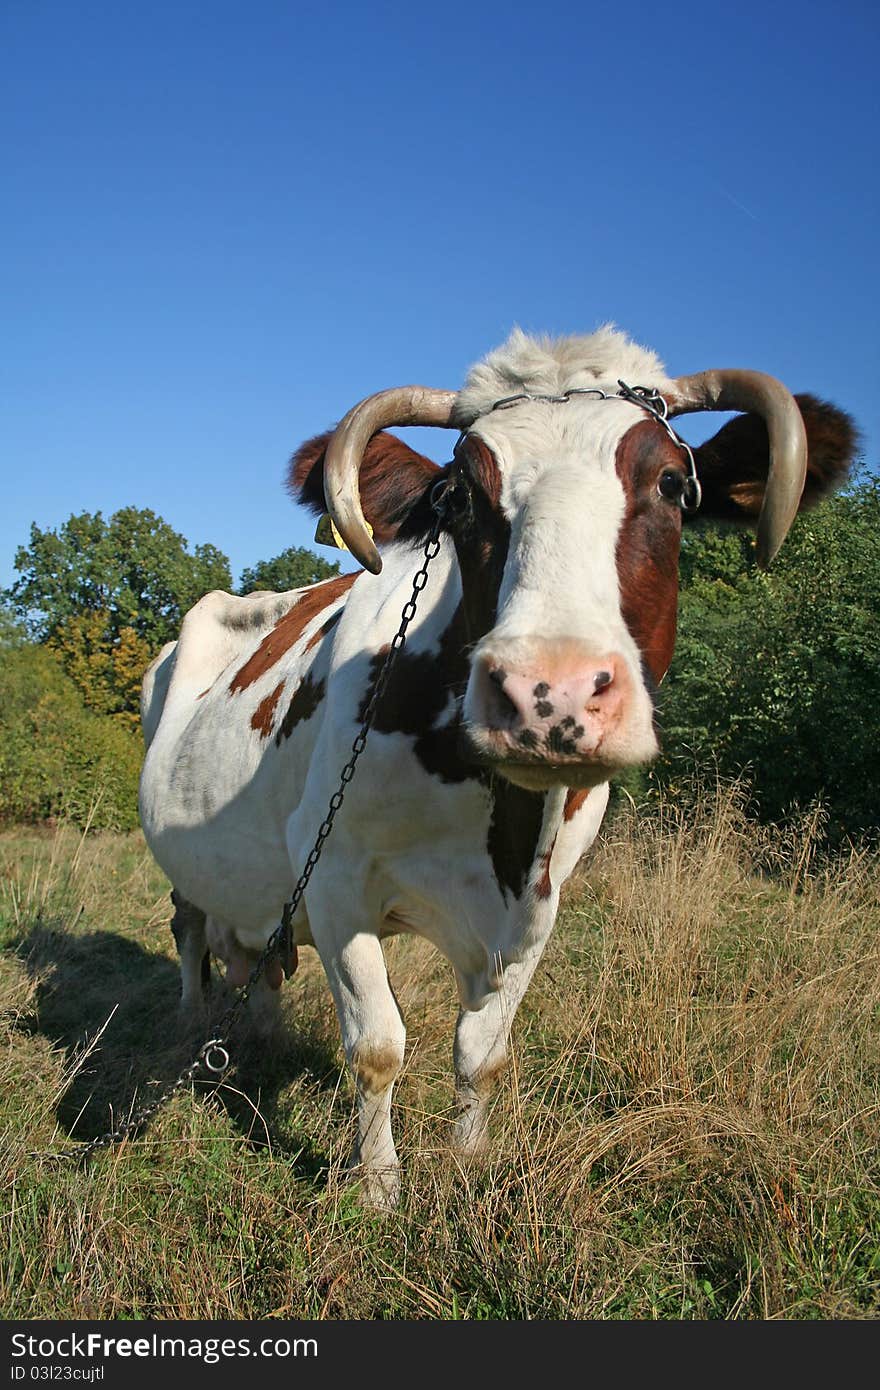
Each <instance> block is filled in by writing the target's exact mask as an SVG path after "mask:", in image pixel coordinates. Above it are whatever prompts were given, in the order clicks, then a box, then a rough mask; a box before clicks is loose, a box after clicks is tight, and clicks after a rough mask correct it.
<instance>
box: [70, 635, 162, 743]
mask: <svg viewBox="0 0 880 1390" xmlns="http://www.w3.org/2000/svg"><path fill="white" fill-rule="evenodd" d="M46 645H47V646H48V648H49V649H50V650H51V651H52V652H53V653H54V654H55V655H56V656H57V657H58V659H59V660H60V662H61V665H62V666H63V668H64V670H65V671H66V672H67V674H68V676H70V678H71V680H72V681H73V682H74V684H75V685H76V686H77V687H78V689H79V691H80V693H81V695H82V698H83V700H84V702H85V705H86V707H87V708H88V709H90V710H93V711H94V712H95V713H96V714H112V715H116V716H117V717H118V719H119V720H120V722H121V723H123V724H124V725H126V727H128V728H130V729H132V730H133V731H137V728H138V725H139V723H140V714H139V707H140V691H141V683H142V681H143V678H144V671H145V670H146V669H147V667H148V666H149V664H150V661H151V659H152V657H153V652H152V650H151V649H150V647H149V646H148V644H147V642H146V641H145V640H144V638H143V637H140V636H138V634H137V632H136V631H135V629H134V628H133V627H123V628H121V629H120V631H119V636H118V637H117V638H116V640H115V641H114V640H113V639H112V636H111V625H110V621H109V615H108V614H107V612H106V611H105V610H102V609H95V611H94V612H87V613H79V614H77V615H76V616H75V617H72V618H68V619H67V620H66V621H65V622H63V623H62V624H60V626H59V627H58V628H57V629H56V631H55V634H54V636H52V637H50V638H49V639H48V642H47V643H46Z"/></svg>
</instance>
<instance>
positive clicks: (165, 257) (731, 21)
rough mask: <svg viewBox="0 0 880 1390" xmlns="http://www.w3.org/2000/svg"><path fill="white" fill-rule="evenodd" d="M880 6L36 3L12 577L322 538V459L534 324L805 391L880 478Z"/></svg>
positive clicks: (19, 215) (1, 350)
mask: <svg viewBox="0 0 880 1390" xmlns="http://www.w3.org/2000/svg"><path fill="white" fill-rule="evenodd" d="M878 13H880V12H878V7H877V5H876V3H854V2H853V0H842V3H838V4H835V5H834V6H831V5H818V4H813V3H809V0H807V3H803V2H799V3H798V4H794V3H791V0H783V3H773V0H765V3H762V4H755V3H751V0H744V3H741V4H740V5H738V6H736V7H733V6H727V7H707V6H705V5H704V4H702V3H700V4H697V3H694V4H677V3H675V0H673V3H671V4H668V5H666V6H663V7H660V6H656V5H648V4H642V3H640V0H633V3H628V4H627V5H626V6H623V5H620V6H617V7H607V6H604V5H590V4H585V5H577V6H575V5H562V4H558V3H555V0H548V3H544V4H543V5H540V6H535V5H530V6H525V5H519V6H517V5H512V4H510V3H509V0H508V3H506V4H500V3H496V2H495V0H489V2H488V3H481V2H480V0H472V3H470V4H467V5H464V4H460V3H459V2H458V0H452V3H447V4H444V5H443V6H437V5H421V4H419V3H410V4H398V3H390V4H383V3H380V2H377V3H375V4H373V5H371V6H366V5H361V4H348V3H345V4H333V3H326V4H323V5H321V6H318V5H304V4H299V3H281V2H280V0H279V2H278V3H271V2H270V0H248V3H246V4H245V3H231V2H230V0H210V3H207V0H201V3H198V4H195V3H190V2H189V0H175V3H168V0H152V3H151V4H149V5H143V4H140V3H139V4H135V3H129V0H112V3H111V0H103V3H95V2H94V0H77V3H75V4H72V3H70V0H64V3H59V0H4V3H3V6H2V10H0V130H2V132H3V136H2V140H3V165H4V176H3V193H4V197H5V203H6V206H5V210H4V215H3V218H2V224H0V225H2V232H0V241H2V255H0V289H2V305H3V307H2V321H3V332H2V341H0V391H2V425H0V450H2V454H0V457H2V467H3V503H2V506H0V585H2V584H8V583H9V582H11V580H12V579H13V578H14V577H15V572H14V569H13V559H14V553H15V549H16V546H17V545H19V544H21V543H25V542H26V541H27V537H28V532H29V527H30V524H31V522H32V521H36V522H37V523H38V524H39V525H40V526H41V527H44V528H45V527H57V526H58V525H60V524H61V523H62V522H63V521H64V520H65V519H66V518H67V517H68V516H69V515H70V514H71V512H79V511H83V510H89V511H98V510H101V511H103V512H104V514H105V515H110V514H111V513H112V512H113V511H114V510H115V509H116V508H118V507H120V506H124V505H128V504H133V505H135V506H139V507H150V508H152V509H153V510H154V511H156V512H158V513H159V514H160V515H161V516H163V517H164V518H165V520H166V521H168V522H169V523H170V524H171V525H173V526H174V527H175V528H176V529H177V530H179V531H181V532H182V533H183V534H184V535H185V536H186V538H187V539H188V541H189V542H190V543H191V544H195V543H197V542H204V541H210V542H212V543H214V544H215V545H218V546H219V547H220V548H221V549H222V550H223V551H225V552H226V554H227V555H228V556H229V557H230V561H231V563H232V569H233V574H234V576H235V577H236V578H237V576H238V575H239V574H240V572H241V569H242V568H243V567H244V566H245V565H252V564H254V563H255V562H256V561H257V560H259V559H264V558H269V557H270V556H272V555H276V554H278V553H279V551H281V550H283V549H284V547H285V546H287V545H302V544H311V540H312V535H313V530H314V523H313V521H312V519H311V518H309V517H307V516H306V515H305V514H304V513H301V512H298V511H297V509H295V508H294V507H293V505H292V503H291V502H290V501H289V500H288V499H287V496H286V494H285V493H284V491H283V488H282V478H283V473H284V466H285V462H286V459H287V457H288V456H289V454H290V452H291V451H292V449H293V448H294V447H295V446H296V444H297V443H299V442H300V441H301V440H302V439H304V438H306V437H308V436H309V435H311V434H314V433H316V432H318V431H319V430H322V429H325V428H327V427H328V426H329V425H330V424H332V423H333V422H334V421H335V420H336V419H338V418H339V416H340V415H342V414H343V413H344V412H345V410H346V409H347V408H348V407H349V406H350V405H352V404H353V403H354V402H355V400H357V399H359V398H360V397H361V396H363V395H365V394H366V393H367V392H369V391H373V390H377V389H380V388H382V387H385V386H393V385H400V384H402V383H405V382H422V383H425V384H428V385H432V386H444V387H454V386H457V385H459V384H460V383H461V381H462V378H463V376H464V373H465V371H466V370H467V367H468V366H469V365H470V363H471V362H473V361H474V360H475V359H476V358H478V357H480V356H481V355H482V354H483V353H484V352H486V351H487V350H488V349H489V348H491V347H493V346H495V345H496V344H497V343H498V342H500V341H501V340H502V339H503V338H504V337H506V335H507V333H508V332H509V330H510V328H511V326H512V325H513V324H514V323H519V324H520V325H521V326H522V327H524V328H526V329H534V330H539V331H544V332H551V333H554V332H560V333H563V332H564V333H568V332H579V331H589V330H591V329H592V328H594V327H595V326H597V325H598V324H599V323H601V322H604V321H606V320H613V321H615V322H616V323H618V324H619V326H620V327H622V328H624V329H625V330H626V331H627V332H629V333H630V334H631V335H632V336H633V337H635V338H636V339H637V340H639V341H641V342H644V343H646V344H648V345H649V346H651V347H653V348H654V349H655V350H656V351H657V352H658V353H659V355H660V356H661V357H662V358H663V360H664V361H665V362H666V364H667V366H668V367H669V369H670V370H671V371H673V372H674V373H682V372H691V371H696V370H699V369H701V368H704V367H709V366H743V367H754V368H758V369H761V370H764V371H769V372H772V373H773V374H775V375H776V376H779V377H780V378H781V379H782V380H783V381H785V382H786V384H787V385H788V386H789V387H791V389H792V390H795V391H798V390H812V391H814V392H816V393H818V394H819V395H823V396H825V397H826V398H827V399H830V400H833V401H835V402H837V403H838V404H840V405H842V406H844V407H845V408H847V409H849V410H850V411H852V413H853V414H854V415H855V417H856V419H857V421H858V423H859V425H860V427H861V429H862V431H863V433H864V437H865V459H866V461H867V463H868V464H869V466H871V467H876V466H877V465H878V463H880V447H878V446H880V411H878V389H877V383H878V380H880V371H878V368H880V351H878V312H877V309H878V299H877V290H876V262H877V257H878V248H880V236H878V230H880V228H878V220H880V219H878V178H877V148H878V134H880V130H878V104H877V98H876V81H877V66H878V57H880V44H878V37H880V19H878ZM718 423H719V422H718V420H717V418H716V419H715V420H712V419H711V417H701V418H700V420H699V421H696V420H689V421H688V422H687V424H686V427H685V430H686V433H688V434H689V435H690V437H692V438H703V437H705V435H706V434H708V433H710V432H711V431H712V430H713V429H714V428H715V427H716V426H717V424H718ZM423 433H424V432H423ZM410 437H412V436H410ZM418 443H419V446H420V447H423V448H426V449H427V451H428V452H433V453H434V456H435V457H438V458H440V459H443V458H445V457H446V456H447V453H448V448H449V441H448V439H447V438H444V437H443V436H440V435H437V434H433V437H432V438H431V439H430V441H426V439H425V438H424V437H423V438H420V439H419V440H418ZM322 553H324V554H326V555H327V557H328V558H333V557H332V554H331V553H330V552H322Z"/></svg>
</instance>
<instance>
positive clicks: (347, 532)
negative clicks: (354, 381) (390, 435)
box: [324, 386, 458, 574]
mask: <svg viewBox="0 0 880 1390" xmlns="http://www.w3.org/2000/svg"><path fill="white" fill-rule="evenodd" d="M457 395H458V393H457V392H456V391H439V390H434V389H433V388H432V387H430V386H395V387H393V388H392V389H391V390H390V391H377V392H376V394H375V395H373V396H367V397H365V399H364V400H362V401H360V402H359V403H358V404H357V405H355V406H352V408H351V410H350V411H349V412H348V414H347V415H346V416H344V417H343V419H342V420H340V422H339V424H338V425H337V426H336V429H335V430H334V432H333V438H332V439H331V440H330V443H329V445H328V446H327V457H326V459H325V461H324V496H325V498H326V501H327V510H328V511H329V513H330V515H331V516H332V518H333V521H334V523H335V526H336V529H337V531H338V532H339V534H340V536H341V537H342V539H343V540H344V541H345V544H346V545H347V546H348V548H349V550H350V551H351V553H352V555H354V556H355V558H356V559H358V560H360V562H361V564H362V565H363V566H364V568H365V569H368V570H370V572H371V573H372V574H378V573H379V571H380V570H381V568H382V560H381V557H380V555H379V552H378V550H377V549H376V547H375V546H374V544H373V542H372V539H371V537H370V532H369V529H368V527H367V523H366V521H365V520H364V513H363V509H362V507H361V498H360V490H359V488H358V472H359V470H360V466H361V460H362V459H363V456H364V450H365V449H366V447H367V445H368V444H369V442H370V440H371V439H372V437H373V435H374V434H376V433H377V431H378V430H383V429H386V428H387V427H388V426H389V425H439V426H441V427H442V428H447V429H454V428H456V427H455V426H454V425H453V422H452V418H451V417H452V408H453V406H454V405H455V402H456V399H457Z"/></svg>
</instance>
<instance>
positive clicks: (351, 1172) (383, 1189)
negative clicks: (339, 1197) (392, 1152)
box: [345, 1163, 400, 1212]
mask: <svg viewBox="0 0 880 1390" xmlns="http://www.w3.org/2000/svg"><path fill="white" fill-rule="evenodd" d="M345 1177H346V1180H347V1181H348V1182H352V1183H356V1184H357V1199H358V1202H359V1203H360V1205H361V1206H362V1207H364V1209H365V1210H366V1211H376V1212H391V1211H395V1210H396V1208H397V1206H398V1203H399V1202H400V1169H399V1167H386V1168H365V1167H364V1165H363V1164H360V1163H352V1164H351V1166H350V1167H349V1168H347V1169H346V1173H345Z"/></svg>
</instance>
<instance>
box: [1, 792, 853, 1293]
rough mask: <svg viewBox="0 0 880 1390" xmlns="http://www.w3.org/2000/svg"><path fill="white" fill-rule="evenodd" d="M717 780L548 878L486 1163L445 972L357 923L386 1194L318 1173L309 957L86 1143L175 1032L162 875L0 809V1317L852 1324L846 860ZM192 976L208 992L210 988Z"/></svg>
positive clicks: (319, 1131)
mask: <svg viewBox="0 0 880 1390" xmlns="http://www.w3.org/2000/svg"><path fill="white" fill-rule="evenodd" d="M814 832H815V826H811V825H810V823H809V822H808V821H805V822H804V823H803V824H802V825H801V826H800V827H798V828H797V829H796V830H795V831H792V832H790V834H789V835H788V837H787V838H786V837H784V836H781V835H776V836H775V837H774V836H771V835H769V834H768V833H767V832H764V831H759V830H758V829H756V828H754V827H753V826H751V825H749V824H748V823H747V822H746V821H745V820H744V819H743V817H742V815H741V814H740V810H739V805H738V802H737V798H736V796H735V795H733V794H728V793H721V794H719V795H717V796H716V797H714V798H713V799H712V801H711V802H709V803H704V804H703V805H701V806H697V807H696V808H695V809H693V810H692V811H689V814H688V822H687V824H685V823H684V822H683V820H682V818H681V816H679V815H678V814H676V813H675V812H674V811H673V810H671V809H668V808H667V809H666V810H665V811H664V812H662V814H660V815H659V816H657V817H654V818H652V819H651V820H649V821H642V822H641V823H637V822H635V820H632V819H628V818H627V817H625V816H620V817H618V819H617V820H616V821H615V822H614V823H613V824H612V825H611V827H610V828H609V829H608V831H607V833H606V835H605V837H604V839H603V842H602V844H601V845H600V846H599V847H598V849H597V851H596V852H595V854H594V855H593V856H592V858H591V860H590V862H589V863H588V865H587V866H586V867H585V868H584V869H583V870H582V871H581V872H580V874H579V875H578V876H577V878H576V880H575V881H574V882H573V883H572V884H571V885H570V887H569V889H568V890H567V893H566V898H565V903H564V906H563V910H562V912H561V914H560V920H559V923H558V925H557V929H556V932H555V933H554V936H553V938H552V940H551V944H550V946H549V948H548V950H547V953H546V956H545V959H544V961H543V963H542V966H541V968H540V969H539V971H538V973H537V975H536V977H535V980H534V982H533V985H532V989H531V991H530V993H529V995H528V996H527V998H526V1001H525V1003H524V1005H523V1007H522V1009H521V1011H520V1015H519V1019H518V1022H517V1027H516V1029H515V1046H514V1049H513V1053H512V1064H511V1067H510V1068H509V1071H508V1074H507V1076H506V1077H505V1078H504V1080H503V1081H502V1083H501V1085H500V1087H499V1091H498V1097H497V1101H496V1103H495V1107H494V1112H493V1138H492V1142H491V1145H490V1149H489V1153H488V1156H487V1158H486V1159H485V1160H483V1161H481V1162H480V1163H479V1164H476V1165H474V1166H471V1167H464V1166H463V1165H462V1164H461V1163H460V1162H459V1160H458V1159H457V1158H456V1157H455V1156H454V1155H453V1153H452V1152H451V1151H450V1149H449V1121H450V1117H451V1115H452V1111H453V1095H452V1079H451V1036H452V1026H453V1022H454V1018H455V1011H456V1003H455V994H454V988H453V984H452V980H451V972H450V971H449V968H448V967H447V966H446V965H445V963H444V962H443V961H442V960H441V959H440V958H439V957H438V956H437V955H436V954H435V953H433V952H432V951H431V950H430V948H428V947H427V946H425V944H424V943H422V942H418V941H414V940H404V939H401V940H397V941H394V942H390V943H388V949H387V954H388V959H389V969H390V973H391V977H392V981H393V983H394V986H395V990H396V992H397V995H398V998H399V999H400V1002H401V1006H402V1008H403V1012H404V1016H405V1017H406V1019H407V1025H408V1049H407V1061H406V1066H405V1070H404V1074H403V1076H402V1078H401V1081H400V1083H399V1085H398V1087H397V1090H396V1106H395V1132H396V1136H397V1138H398V1147H399V1150H400V1153H401V1158H402V1161H403V1164H404V1191H403V1197H402V1202H401V1206H400V1209H399V1211H398V1212H397V1213H395V1214H394V1215H393V1216H390V1217H379V1216H377V1215H375V1214H372V1213H370V1212H368V1211H364V1210H363V1209H362V1208H361V1207H360V1206H359V1204H358V1201H357V1190H356V1188H353V1187H351V1186H349V1185H347V1184H346V1183H345V1182H344V1181H343V1177H342V1169H343V1165H344V1161H345V1158H346V1157H347V1153H348V1150H349V1147H350V1143H351V1138H352V1133H353V1123H354V1119H353V1093H352V1087H351V1084H350V1082H349V1080H348V1077H347V1074H346V1073H345V1071H344V1068H343V1067H342V1059H341V1051H340V1048H339V1042H338V1033H337V1026H336V1019H335V1015H334V1012H333V1008H332V1004H331V1002H330V999H329V995H328V992H327V990H326V987H325V985H324V982H323V976H322V974H321V971H320V966H319V964H318V962H317V960H316V958H315V956H314V953H313V952H310V951H302V952H301V953H300V958H301V962H302V963H301V966H300V970H299V972H298V974H297V976H296V977H295V979H294V980H293V981H292V982H291V983H289V984H288V985H287V986H286V987H285V1011H286V1033H285V1035H284V1037H283V1038H282V1039H281V1040H280V1041H279V1042H278V1043H276V1044H274V1045H273V1046H272V1047H271V1048H268V1047H266V1046H265V1045H260V1044H258V1043H256V1042H255V1041H253V1040H250V1041H248V1040H244V1041H243V1042H241V1043H240V1044H239V1045H237V1049H236V1051H237V1055H236V1068H235V1071H234V1073H233V1075H232V1077H231V1078H230V1081H229V1084H228V1085H227V1086H226V1087H225V1088H224V1089H223V1090H221V1091H219V1092H217V1093H216V1094H213V1095H212V1094H209V1093H208V1092H206V1091H204V1090H201V1091H198V1092H196V1093H192V1092H191V1091H189V1090H186V1091H183V1092H178V1093H177V1094H176V1095H175V1096H174V1098H173V1099H172V1100H171V1101H170V1102H169V1104H168V1105H167V1106H165V1107H164V1108H163V1109H162V1110H161V1111H160V1112H159V1114H158V1116H157V1117H156V1119H155V1121H154V1122H153V1123H152V1125H151V1126H150V1127H149V1128H148V1130H147V1131H146V1132H145V1133H143V1134H141V1135H140V1136H138V1137H137V1138H135V1139H132V1140H128V1141H127V1142H126V1143H125V1144H124V1145H122V1146H121V1147H119V1148H117V1149H114V1150H112V1151H108V1152H103V1153H101V1154H99V1155H98V1156H97V1157H96V1158H95V1159H94V1160H93V1161H92V1162H91V1163H90V1164H89V1165H88V1166H87V1167H85V1168H80V1167H77V1166H58V1165H54V1164H51V1163H48V1162H46V1160H45V1155H46V1153H47V1152H49V1151H51V1150H54V1149H56V1148H58V1147H61V1146H68V1145H69V1144H70V1143H71V1136H72V1138H73V1140H74V1141H75V1140H83V1139H87V1138H89V1137H91V1136H93V1135H95V1134H98V1133H100V1132H102V1131H103V1130H104V1129H105V1128H106V1127H107V1126H108V1123H109V1122H110V1120H111V1118H112V1119H114V1120H115V1119H118V1118H119V1117H121V1116H124V1115H126V1114H127V1113H129V1112H130V1110H131V1109H132V1107H136V1106H137V1105H139V1104H141V1103H142V1102H143V1101H144V1100H146V1099H149V1098H150V1097H151V1096H152V1095H153V1094H155V1088H154V1085H153V1083H154V1082H155V1081H159V1082H160V1083H161V1082H168V1081H170V1080H172V1079H173V1078H174V1077H175V1076H176V1075H177V1073H178V1071H179V1070H180V1068H181V1066H183V1065H185V1064H186V1062H187V1061H188V1060H189V1058H190V1056H191V1054H192V1046H191V1044H188V1043H187V1042H186V1041H182V1040H180V1039H179V1038H178V1036H177V1034H176V1031H175V1027H174V1023H175V1014H176V1007H177V989H178V979H177V969H176V964H175V956H174V949H173V942H172V940H171V935H170V932H169V931H168V927H167V923H168V920H169V917H170V904H169V902H168V897H167V894H168V885H167V883H166V882H165V881H164V880H163V878H162V875H161V873H160V872H159V871H158V870H157V868H156V867H155V865H154V864H153V862H152V860H151V859H150V856H149V854H148V853H147V851H146V849H145V847H144V844H143V841H142V840H141V839H140V838H139V836H137V835H129V836H120V835H111V834H109V833H99V834H92V835H87V836H84V837H82V836H78V835H76V834H75V833H73V832H72V831H70V830H67V829H64V828H63V827H62V828H60V829H57V830H54V831H35V830H20V831H17V830H11V831H7V832H5V833H4V834H2V835H0V946H2V955H0V1073H2V1075H0V1136H2V1137H0V1216H2V1226H0V1308H2V1313H3V1316H5V1317H7V1318H148V1317H149V1318H211V1319H213V1318H270V1317H303V1318H323V1317H326V1318H430V1319H438V1318H439V1319H444V1318H450V1319H518V1320H519V1319H530V1318H549V1319H558V1318H569V1319H587V1318H591V1319H605V1318H612V1319H614V1318H624V1319H634V1318H639V1319H641V1318H662V1319H676V1320H680V1319H704V1318H794V1319H807V1318H815V1319H840V1318H857V1319H868V1318H876V1317H877V1316H878V1314H880V1239H878V1236H880V1181H878V1177H880V1175H878V1152H880V1144H878V1139H880V1134H878V1130H880V1123H878V1116H880V1105H878V1091H880V1066H878V1063H880V1030H878V1014H880V971H878V963H880V950H878V946H880V930H878V929H880V887H878V884H880V874H878V860H877V858H876V857H874V856H872V855H870V854H868V853H855V852H854V853H852V854H851V855H850V856H849V857H847V858H844V859H839V860H837V861H836V862H835V863H833V864H827V863H824V864H823V863H820V862H819V861H818V860H817V859H815V857H814V856H813V853H812V847H813V845H814V844H815V833H814ZM215 992H216V994H217V995H218V996H219V997H220V998H221V999H222V995H223V986H222V985H221V984H220V982H219V980H217V981H216V982H215Z"/></svg>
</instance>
